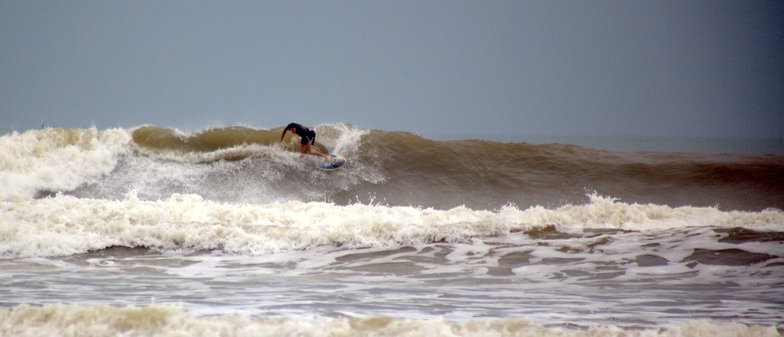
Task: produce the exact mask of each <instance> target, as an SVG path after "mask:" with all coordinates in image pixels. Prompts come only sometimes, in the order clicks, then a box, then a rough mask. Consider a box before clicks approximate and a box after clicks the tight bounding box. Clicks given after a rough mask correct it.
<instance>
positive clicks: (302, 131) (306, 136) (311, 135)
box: [286, 123, 316, 146]
mask: <svg viewBox="0 0 784 337" xmlns="http://www.w3.org/2000/svg"><path fill="white" fill-rule="evenodd" d="M291 128H296V130H294V131H296V132H295V133H296V134H297V136H300V137H302V140H301V141H300V142H299V143H300V144H302V145H305V144H307V143H308V141H310V145H314V146H315V145H316V131H313V130H311V129H308V128H306V127H304V126H302V125H300V124H297V123H291V124H289V125H287V126H286V130H290V129H291Z"/></svg>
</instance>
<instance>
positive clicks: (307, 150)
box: [302, 143, 332, 161]
mask: <svg viewBox="0 0 784 337" xmlns="http://www.w3.org/2000/svg"><path fill="white" fill-rule="evenodd" d="M302 146H303V147H304V149H303V151H302V152H305V153H309V154H312V155H314V156H321V157H323V158H324V159H326V160H327V161H330V160H331V159H332V158H331V157H330V156H328V155H325V154H323V153H321V152H318V151H316V150H315V149H314V148H313V145H312V144H310V143H307V144H305V145H302Z"/></svg>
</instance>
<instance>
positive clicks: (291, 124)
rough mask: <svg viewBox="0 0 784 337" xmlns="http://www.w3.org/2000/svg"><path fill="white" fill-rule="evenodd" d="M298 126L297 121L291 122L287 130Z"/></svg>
mask: <svg viewBox="0 0 784 337" xmlns="http://www.w3.org/2000/svg"><path fill="white" fill-rule="evenodd" d="M296 127H297V123H289V125H286V130H288V129H291V128H296Z"/></svg>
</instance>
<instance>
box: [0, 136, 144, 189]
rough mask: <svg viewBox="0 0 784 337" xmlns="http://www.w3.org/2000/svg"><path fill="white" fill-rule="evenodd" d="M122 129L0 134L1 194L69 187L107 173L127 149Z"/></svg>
mask: <svg viewBox="0 0 784 337" xmlns="http://www.w3.org/2000/svg"><path fill="white" fill-rule="evenodd" d="M130 140H131V137H130V134H129V133H128V132H127V131H126V130H123V129H110V130H102V131H98V130H96V129H95V128H90V129H42V130H30V131H26V132H23V133H17V132H14V133H11V134H6V135H3V136H2V137H0V186H2V189H0V196H7V195H11V194H14V193H22V194H26V195H33V194H35V193H36V192H39V191H52V192H57V191H69V190H72V189H74V188H76V187H78V186H80V185H82V184H84V183H86V182H88V181H90V180H91V179H95V178H97V177H99V176H101V175H105V174H108V173H109V172H111V170H112V169H114V167H115V165H116V164H117V159H118V157H119V156H120V155H121V154H122V153H123V152H124V151H127V150H128V144H129V142H130Z"/></svg>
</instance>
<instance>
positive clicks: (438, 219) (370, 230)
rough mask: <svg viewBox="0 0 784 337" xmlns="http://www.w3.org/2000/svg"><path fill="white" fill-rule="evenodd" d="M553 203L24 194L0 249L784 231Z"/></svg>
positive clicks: (692, 216)
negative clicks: (541, 232)
mask: <svg viewBox="0 0 784 337" xmlns="http://www.w3.org/2000/svg"><path fill="white" fill-rule="evenodd" d="M591 200H592V201H591V203H589V204H586V205H582V206H564V207H561V208H558V209H552V210H550V209H545V208H542V207H532V208H529V209H526V210H519V209H517V208H514V207H505V208H503V209H501V210H499V211H497V212H491V211H478V210H471V209H469V208H466V207H457V208H453V209H449V210H436V209H430V208H427V209H423V208H416V207H401V206H395V207H392V206H382V205H365V204H353V205H347V206H339V205H335V204H332V203H324V202H309V203H305V202H299V201H290V202H285V203H270V204H229V203H218V202H214V201H208V200H203V199H202V198H201V197H200V196H198V195H192V194H188V195H183V194H173V195H172V196H171V197H169V198H168V199H166V200H155V201H148V200H140V199H138V198H137V197H135V196H134V195H129V196H128V197H127V198H125V199H123V200H105V199H86V198H77V197H73V196H65V195H58V196H54V197H50V198H43V199H32V198H29V197H27V196H24V195H19V194H16V195H13V196H9V197H5V198H4V199H2V200H1V201H0V254H2V255H6V256H63V255H71V254H77V253H84V252H88V251H91V250H99V249H104V248H107V247H112V246H124V247H146V248H150V249H156V250H166V251H179V250H183V251H200V250H213V249H219V250H223V251H225V252H227V253H230V254H242V255H259V254H265V253H269V252H278V251H289V250H300V249H308V248H312V247H317V246H340V247H344V248H356V247H391V246H396V245H406V244H418V243H427V242H435V241H446V242H465V241H467V240H470V239H471V238H474V237H485V236H497V235H506V234H509V233H512V232H517V231H525V230H528V229H531V228H537V227H541V226H545V225H555V226H557V227H558V228H559V230H563V231H569V230H573V229H582V228H616V229H624V230H647V229H670V228H680V227H692V226H705V227H745V228H749V229H755V230H766V231H784V213H782V212H781V211H773V210H767V211H762V212H735V211H733V212H722V211H720V210H718V209H716V208H696V207H679V208H670V207H667V206H658V205H636V204H634V205H629V204H625V203H621V202H617V201H614V200H613V199H612V198H603V197H599V196H593V197H592V198H591Z"/></svg>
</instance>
